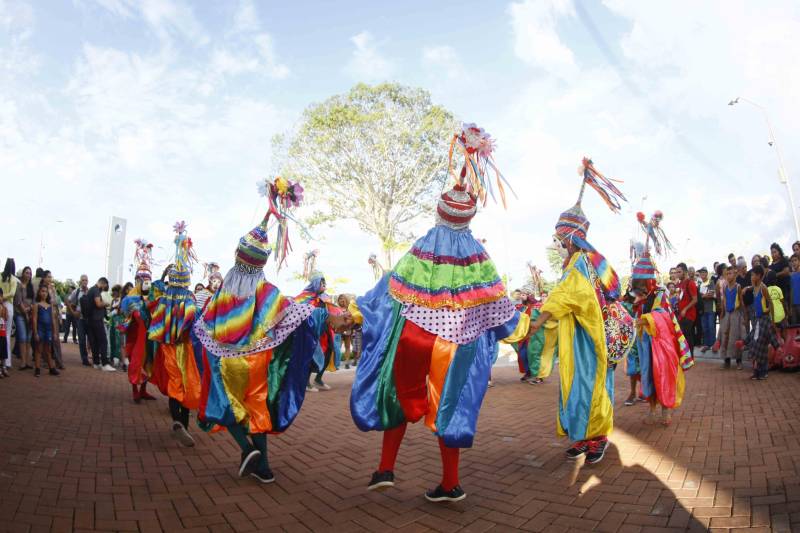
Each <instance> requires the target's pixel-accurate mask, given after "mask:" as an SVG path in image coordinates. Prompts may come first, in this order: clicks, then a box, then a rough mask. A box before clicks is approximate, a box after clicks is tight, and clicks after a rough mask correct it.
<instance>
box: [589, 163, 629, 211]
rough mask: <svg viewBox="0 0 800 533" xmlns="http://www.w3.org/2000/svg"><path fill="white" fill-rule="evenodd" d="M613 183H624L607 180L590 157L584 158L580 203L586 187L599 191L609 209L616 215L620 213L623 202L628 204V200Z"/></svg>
mask: <svg viewBox="0 0 800 533" xmlns="http://www.w3.org/2000/svg"><path fill="white" fill-rule="evenodd" d="M613 182H617V183H622V181H620V180H613V179H609V178H606V177H605V176H603V174H601V173H600V172H599V171H598V170H597V169H596V168H594V164H593V163H592V160H591V159H589V158H588V157H584V158H583V184H582V185H581V192H580V195H579V196H578V203H579V204H580V203H581V200H582V199H583V193H584V191H585V189H586V185H588V186H589V187H591V188H592V189H594V190H595V191H597V194H599V195H600V198H602V199H603V201H604V202H605V203H606V205H607V206H608V208H609V209H611V210H612V211H613V212H615V213H619V210H620V207H621V202H627V201H628V199H627V198H625V195H624V194H622V191H620V190H619V189H618V188H617V186H616V185H614V183H613Z"/></svg>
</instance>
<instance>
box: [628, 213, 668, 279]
mask: <svg viewBox="0 0 800 533" xmlns="http://www.w3.org/2000/svg"><path fill="white" fill-rule="evenodd" d="M663 219H664V213H662V212H661V211H656V212H655V213H653V216H652V217H650V220H649V221H646V217H645V215H644V213H642V212H639V213H636V221H637V222H638V223H639V226H640V227H641V228H642V231H644V234H645V241H644V244H641V243H633V244H632V245H631V256H632V259H633V267H632V268H631V279H645V280H654V281H655V280H658V268H657V267H656V265H655V263H654V262H653V259H652V258H651V257H650V244H651V243H652V245H653V250H654V251H655V253H656V255H666V253H667V252H668V251H674V248H673V246H672V243H671V242H670V241H669V239H668V238H667V236H666V234H665V233H664V230H663V229H661V221H662V220H663Z"/></svg>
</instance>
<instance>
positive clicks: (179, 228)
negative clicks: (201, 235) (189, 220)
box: [172, 220, 186, 233]
mask: <svg viewBox="0 0 800 533" xmlns="http://www.w3.org/2000/svg"><path fill="white" fill-rule="evenodd" d="M172 229H173V230H175V233H183V232H184V231H186V221H184V220H180V221H178V222H176V223H175V225H174V226H172Z"/></svg>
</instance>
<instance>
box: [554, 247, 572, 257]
mask: <svg viewBox="0 0 800 533" xmlns="http://www.w3.org/2000/svg"><path fill="white" fill-rule="evenodd" d="M557 251H558V256H559V257H560V258H561V259H566V258H567V254H568V253H569V252H567V249H566V248H564V245H561V246H559V247H558V250H557Z"/></svg>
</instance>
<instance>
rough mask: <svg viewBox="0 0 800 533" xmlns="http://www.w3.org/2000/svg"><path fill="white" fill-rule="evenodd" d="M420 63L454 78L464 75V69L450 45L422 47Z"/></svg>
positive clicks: (437, 72) (436, 72) (451, 78)
mask: <svg viewBox="0 0 800 533" xmlns="http://www.w3.org/2000/svg"><path fill="white" fill-rule="evenodd" d="M422 64H423V65H424V66H425V67H427V68H428V69H431V70H432V71H434V72H435V74H441V75H444V77H446V78H448V79H450V80H454V79H458V78H461V77H463V76H464V74H465V69H464V65H463V64H462V63H461V59H460V58H459V57H458V54H457V53H456V51H455V49H454V48H453V47H452V46H432V47H428V48H425V49H423V51H422Z"/></svg>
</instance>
